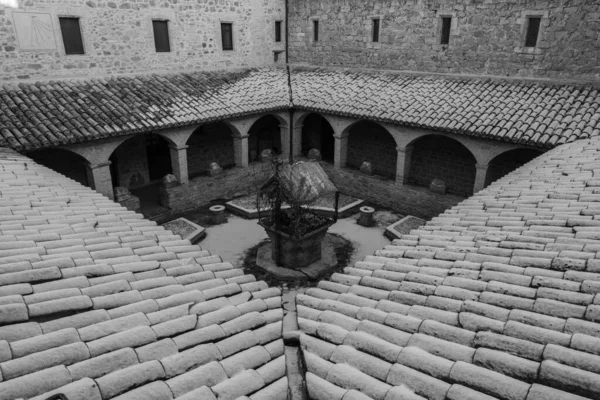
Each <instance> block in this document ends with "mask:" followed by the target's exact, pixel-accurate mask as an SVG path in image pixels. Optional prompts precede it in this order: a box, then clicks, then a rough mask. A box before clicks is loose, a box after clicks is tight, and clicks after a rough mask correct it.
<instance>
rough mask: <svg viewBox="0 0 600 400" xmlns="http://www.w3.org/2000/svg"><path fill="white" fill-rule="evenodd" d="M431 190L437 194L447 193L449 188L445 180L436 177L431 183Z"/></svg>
mask: <svg viewBox="0 0 600 400" xmlns="http://www.w3.org/2000/svg"><path fill="white" fill-rule="evenodd" d="M429 190H431V191H432V192H433V193H437V194H446V191H447V190H448V188H447V187H446V182H444V181H443V180H441V179H434V180H433V181H432V182H431V184H430V185H429Z"/></svg>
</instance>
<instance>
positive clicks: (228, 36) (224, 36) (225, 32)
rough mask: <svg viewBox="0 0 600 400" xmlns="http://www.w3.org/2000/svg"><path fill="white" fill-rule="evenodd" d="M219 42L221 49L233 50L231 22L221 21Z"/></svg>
mask: <svg viewBox="0 0 600 400" xmlns="http://www.w3.org/2000/svg"><path fill="white" fill-rule="evenodd" d="M221 43H222V44H223V50H233V24H232V23H231V22H222V23H221Z"/></svg>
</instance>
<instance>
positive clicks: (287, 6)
mask: <svg viewBox="0 0 600 400" xmlns="http://www.w3.org/2000/svg"><path fill="white" fill-rule="evenodd" d="M289 1H290V0H285V64H286V65H287V64H288V63H289V62H290V57H289V49H290V46H289V44H288V43H289V36H290V28H289V24H288V22H289V19H290V10H289Z"/></svg>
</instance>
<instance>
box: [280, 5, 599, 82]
mask: <svg viewBox="0 0 600 400" xmlns="http://www.w3.org/2000/svg"><path fill="white" fill-rule="evenodd" d="M290 7H291V9H290V21H289V24H290V37H289V44H290V62H294V63H311V64H319V65H328V66H355V67H369V68H384V69H399V70H413V71H428V72H434V71H435V72H450V73H461V74H467V73H473V74H490V75H503V76H536V77H576V78H590V79H598V78H600V69H599V68H598V64H599V61H600V40H598V38H599V35H600V34H599V32H600V2H598V1H597V0H503V1H482V0H370V1H365V0H327V1H323V0H291V1H290ZM528 15H534V16H538V15H539V16H541V17H542V20H541V29H540V35H539V40H538V45H537V46H536V47H532V48H525V47H524V43H525V34H526V26H527V16H528ZM448 16H451V17H452V18H453V20H452V25H451V31H450V42H449V44H448V45H441V44H440V35H441V18H442V17H448ZM374 17H380V18H381V29H380V32H381V33H380V41H379V42H378V43H373V42H372V37H371V29H372V18H374ZM314 19H318V20H319V41H318V42H314V41H313V31H312V29H313V22H312V20H314Z"/></svg>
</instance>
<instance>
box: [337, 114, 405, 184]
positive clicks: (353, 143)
mask: <svg viewBox="0 0 600 400" xmlns="http://www.w3.org/2000/svg"><path fill="white" fill-rule="evenodd" d="M342 135H347V136H348V156H347V159H346V165H347V166H349V167H353V168H360V166H361V165H362V164H363V162H364V161H369V162H370V163H371V165H372V167H373V172H374V173H376V174H378V175H381V176H384V177H387V178H391V179H395V178H396V162H397V157H398V151H397V150H396V147H397V145H398V144H397V142H396V138H395V137H394V136H393V135H392V134H391V133H390V132H389V131H388V130H387V129H385V128H384V127H383V126H381V125H380V124H378V123H376V122H372V121H365V120H361V121H357V122H355V123H353V124H352V125H350V126H348V127H347V128H346V129H345V130H344V131H343V132H342Z"/></svg>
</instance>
